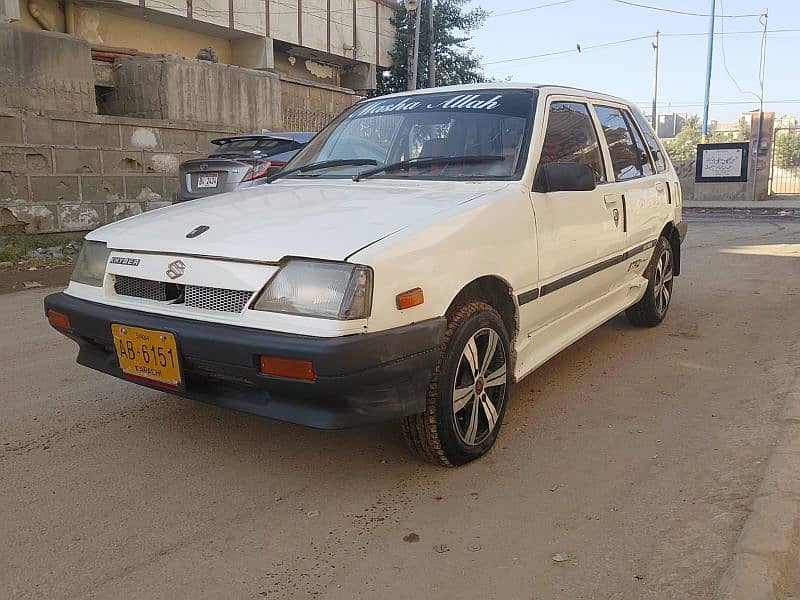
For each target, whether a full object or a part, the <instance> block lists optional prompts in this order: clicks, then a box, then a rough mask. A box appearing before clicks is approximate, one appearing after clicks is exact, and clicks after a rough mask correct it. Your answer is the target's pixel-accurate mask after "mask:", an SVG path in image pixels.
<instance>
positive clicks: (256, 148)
mask: <svg viewBox="0 0 800 600" xmlns="http://www.w3.org/2000/svg"><path fill="white" fill-rule="evenodd" d="M312 137H314V134H313V133H307V132H280V133H259V134H253V135H237V136H232V137H226V138H219V139H216V140H211V143H212V144H214V145H216V146H217V148H216V149H215V150H214V151H213V152H211V154H209V155H208V157H206V158H200V159H196V160H187V161H186V162H185V163H183V164H182V165H181V168H180V184H181V185H180V191H179V192H178V196H177V198H176V199H175V201H176V202H185V201H186V200H194V199H196V198H202V197H204V196H212V195H214V194H221V193H223V192H232V191H233V190H240V189H243V188H247V187H251V186H253V185H258V184H260V183H263V181H264V178H265V177H267V176H268V175H272V174H274V173H276V172H278V171H279V170H280V169H282V168H283V167H284V166H285V165H286V163H287V162H289V159H291V158H292V157H293V156H294V155H295V154H297V152H298V151H299V150H300V149H301V148H302V147H303V146H305V145H306V144H307V143H308V142H309V140H311V138H312Z"/></svg>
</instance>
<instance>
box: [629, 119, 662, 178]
mask: <svg viewBox="0 0 800 600" xmlns="http://www.w3.org/2000/svg"><path fill="white" fill-rule="evenodd" d="M633 118H634V119H636V122H637V123H638V124H639V129H640V130H641V131H642V135H644V141H645V142H647V146H648V147H649V148H650V154H651V155H652V156H653V161H655V163H656V171H658V172H659V173H663V172H664V171H666V170H667V161H665V160H664V153H663V152H661V146H659V145H658V140H656V136H655V134H654V133H653V130H652V129H651V128H650V123H648V122H647V121H645V119H644V117H643V116H642V115H641V114H639V113H638V112H637V111H633Z"/></svg>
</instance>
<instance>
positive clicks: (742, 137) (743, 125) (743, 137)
mask: <svg viewBox="0 0 800 600" xmlns="http://www.w3.org/2000/svg"><path fill="white" fill-rule="evenodd" d="M749 140H750V123H749V122H748V121H747V119H745V118H744V117H743V116H742V117H739V141H742V142H747V141H749Z"/></svg>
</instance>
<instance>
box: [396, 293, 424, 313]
mask: <svg viewBox="0 0 800 600" xmlns="http://www.w3.org/2000/svg"><path fill="white" fill-rule="evenodd" d="M423 302H425V295H424V294H423V293H422V288H414V289H413V290H408V291H407V292H403V293H402V294H397V309H398V310H404V309H406V308H411V307H412V306H419V305H420V304H422V303H423Z"/></svg>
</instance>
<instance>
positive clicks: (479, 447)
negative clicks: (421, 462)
mask: <svg viewBox="0 0 800 600" xmlns="http://www.w3.org/2000/svg"><path fill="white" fill-rule="evenodd" d="M487 355H489V359H488V361H487ZM510 357H511V353H510V344H509V337H508V332H507V331H506V328H505V325H504V324H503V320H502V319H501V318H500V315H499V314H498V313H497V311H496V310H494V309H493V308H492V307H491V306H490V305H488V304H486V303H485V302H470V303H468V304H465V305H463V306H461V307H460V308H459V309H457V310H456V311H454V312H453V314H452V315H449V317H448V324H447V329H446V330H445V334H444V338H443V341H442V345H441V349H440V355H439V360H438V362H437V364H436V368H435V369H434V372H433V377H432V379H431V381H430V384H429V386H428V393H427V398H426V407H425V412H423V413H421V414H417V415H411V416H409V417H405V418H404V419H403V423H402V428H403V437H404V438H405V440H406V443H407V444H408V446H409V448H410V449H411V450H412V452H414V453H415V454H417V455H418V456H420V457H422V458H423V459H425V460H427V461H429V462H432V463H434V464H437V465H441V466H447V467H452V466H458V465H462V464H464V463H467V462H469V461H472V460H475V459H476V458H478V457H480V456H482V455H484V454H485V453H486V452H488V450H489V449H490V448H491V447H492V445H493V444H494V442H495V440H496V439H497V436H498V433H499V432H500V426H501V424H502V422H503V416H504V415H505V411H506V405H507V404H508V397H509V388H510V383H511V369H510ZM476 371H477V372H476Z"/></svg>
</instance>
